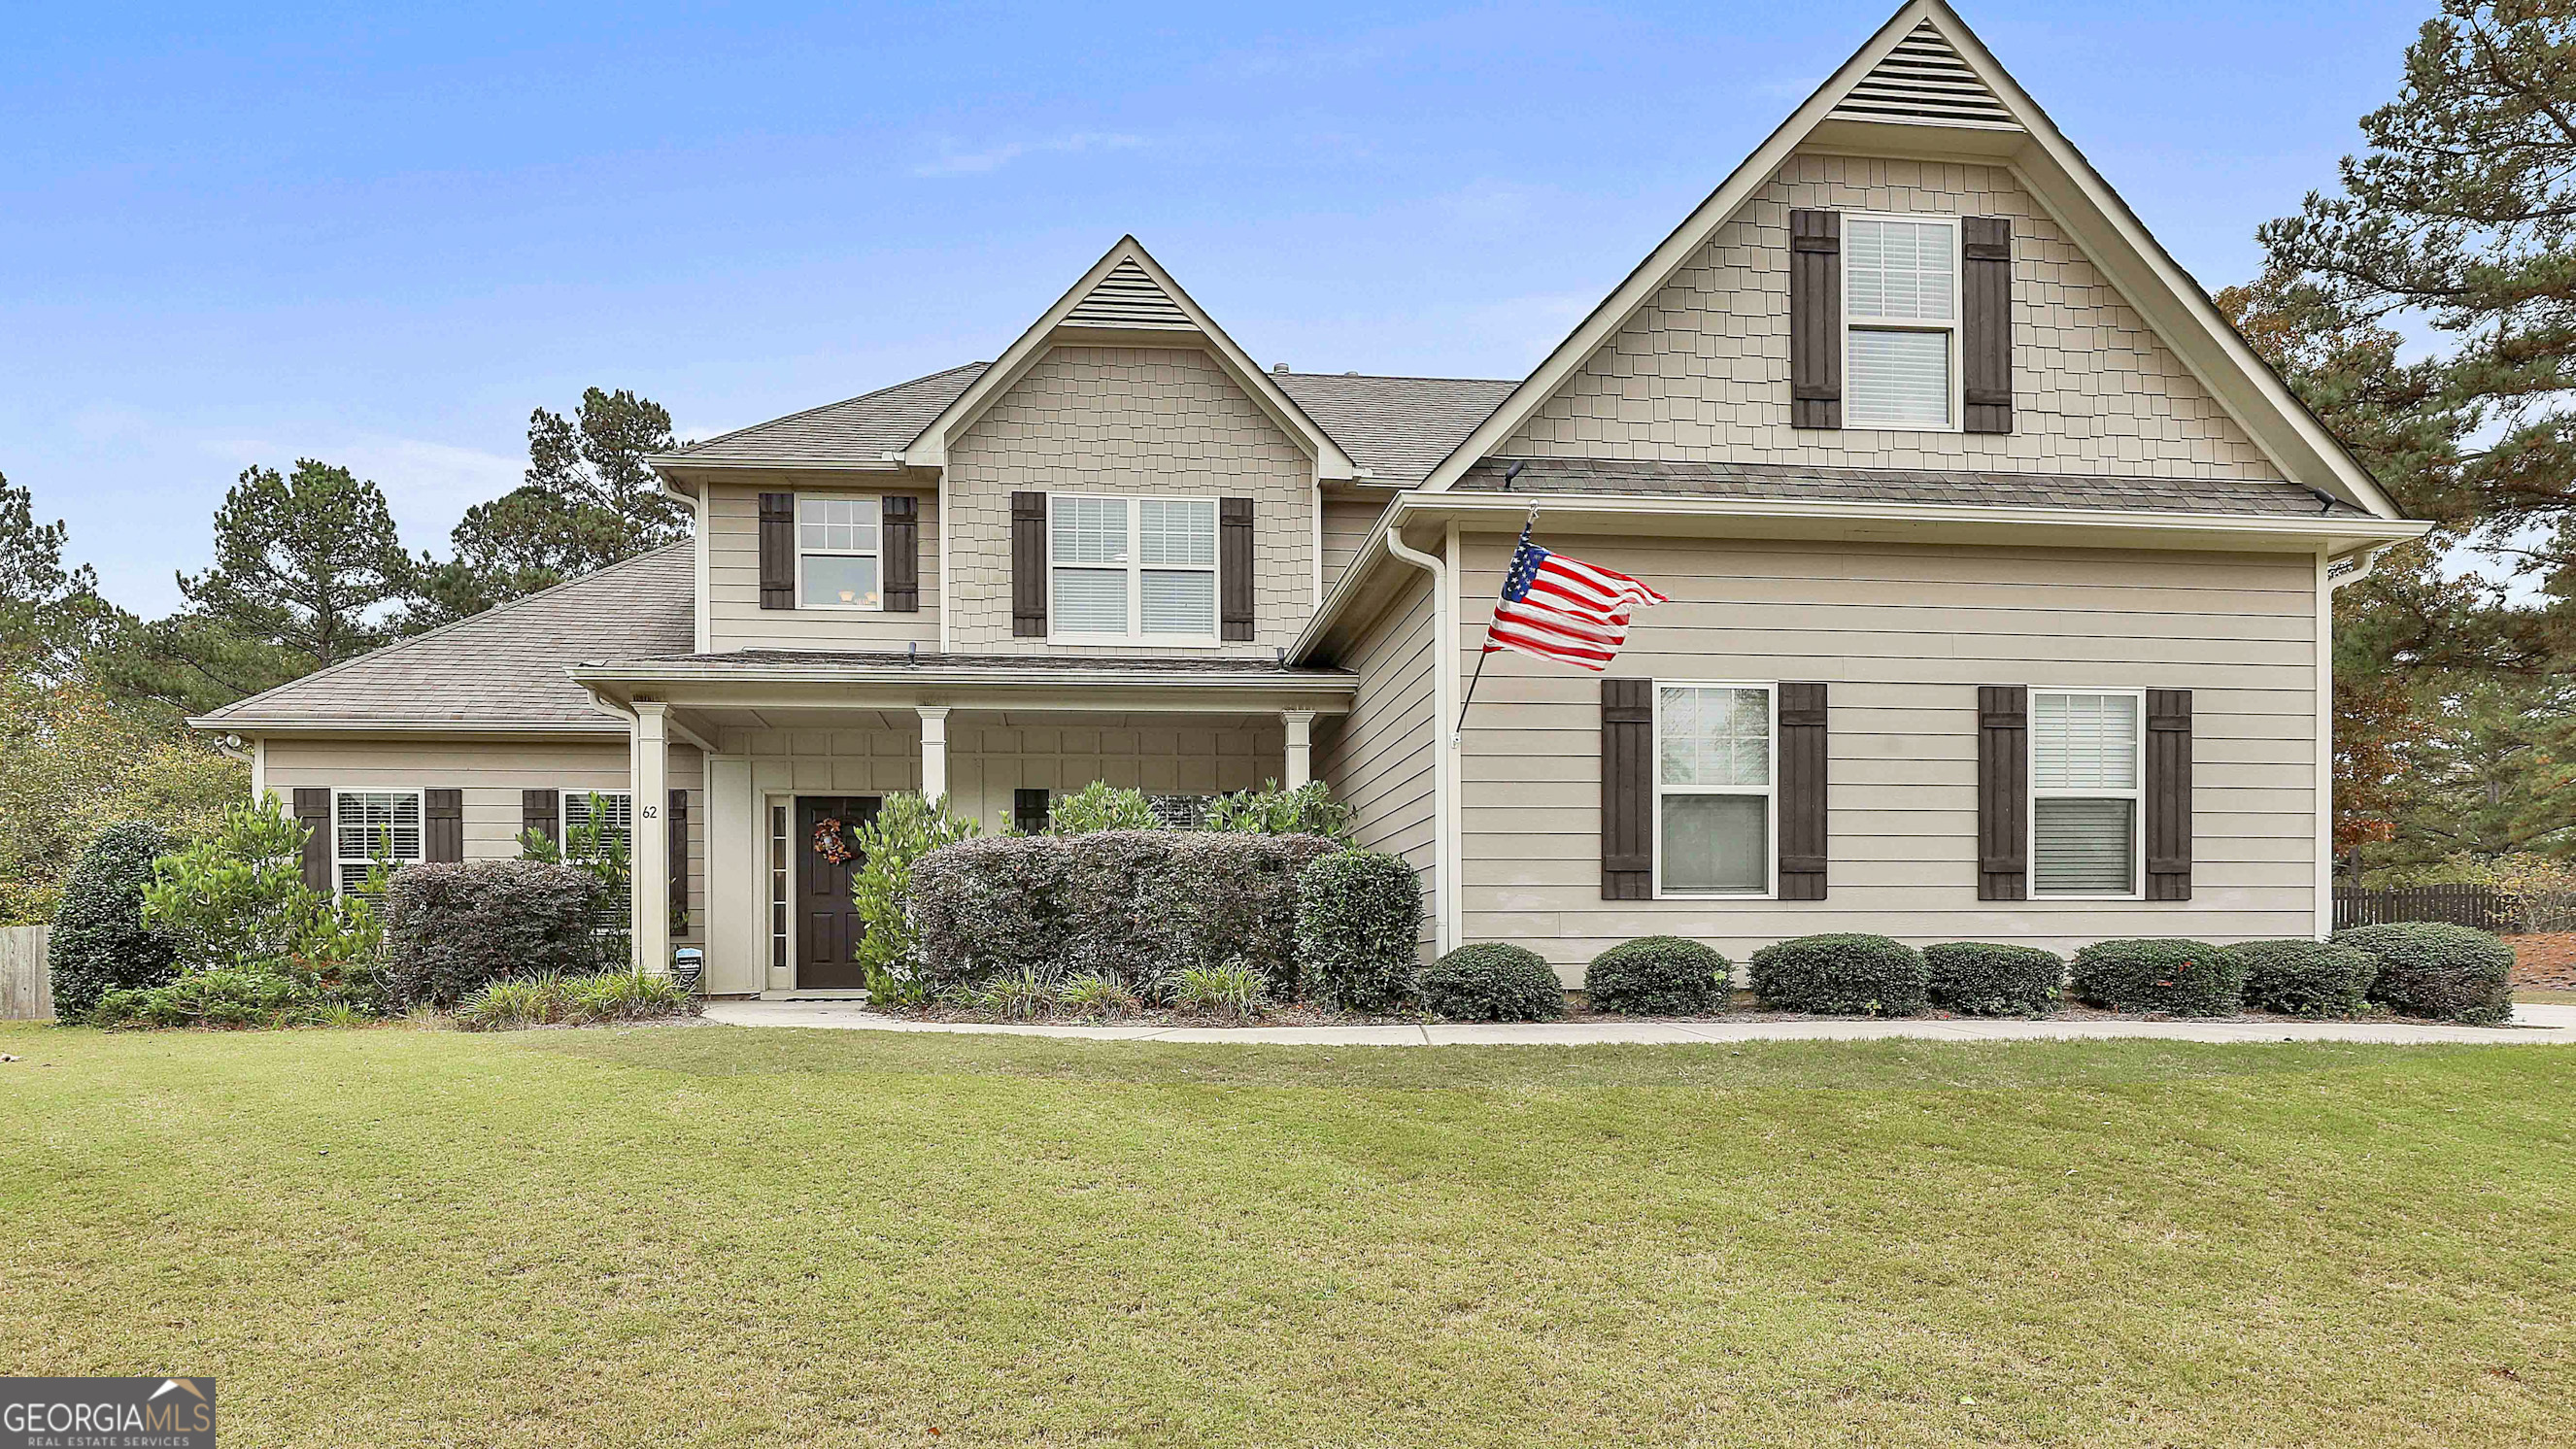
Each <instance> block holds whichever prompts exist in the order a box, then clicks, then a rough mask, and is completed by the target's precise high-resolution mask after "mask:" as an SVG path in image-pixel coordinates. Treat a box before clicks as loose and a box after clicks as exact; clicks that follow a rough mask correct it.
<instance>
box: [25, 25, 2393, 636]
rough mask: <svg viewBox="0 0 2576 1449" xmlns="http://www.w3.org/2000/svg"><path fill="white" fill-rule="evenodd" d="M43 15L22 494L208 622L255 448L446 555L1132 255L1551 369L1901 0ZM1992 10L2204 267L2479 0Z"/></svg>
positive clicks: (881, 371)
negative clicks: (339, 473)
mask: <svg viewBox="0 0 2576 1449" xmlns="http://www.w3.org/2000/svg"><path fill="white" fill-rule="evenodd" d="M1893 8H1894V7H1893V3H1892V0H1870V3H1810V4H1805V5H1800V6H1787V5H1780V4H1776V3H1772V4H1761V5H1744V4H1689V5H1671V6H1625V7H1582V6H1567V5H1547V4H1514V5H1491V6H1462V7H1450V8H1438V7H1423V8H1417V9H1398V8H1391V7H1389V8H1380V7H1365V6H1351V5H1340V4H1331V3H1315V4H1306V5H1300V6H1296V7H1276V8H1257V7H1223V6H1170V7H1154V8H1123V7H1121V8H1111V7H1100V8H1094V9H1081V8H1077V7H1070V6H1060V5H1058V6H1035V7H1027V8H1021V7H1011V6H984V5H956V6H941V7H938V8H936V9H932V8H928V7H923V8H909V7H868V6H855V7H831V8H826V7H807V6H798V5H770V6H759V7H753V6H740V7H737V6H729V5H714V4H706V5H681V4H654V3H634V4H628V5H621V6H606V5H601V6H557V5H546V4H541V3H520V4H513V5H508V6H483V5H476V4H470V3H458V4H451V5H446V6H442V7H420V13H417V14H412V15H408V16H405V15H399V14H395V15H386V14H378V13H371V12H370V11H368V10H359V9H351V10H342V9H338V8H331V7H320V6H313V7H303V6H282V5H272V6H262V5H254V4H232V5H221V6H217V5H205V6H193V7H149V6H45V7H35V6H26V7H21V8H19V9H18V10H17V11H16V12H15V14H14V18H13V20H12V24H11V37H10V39H11V43H10V45H9V46H8V47H7V48H5V49H0V137H5V138H6V139H5V140H0V163H4V164H0V343H5V345H0V473H5V474H6V475H7V476H8V477H9V479H10V480H11V481H13V482H16V483H21V484H26V485H30V486H32V488H33V489H34V491H35V496H36V506H37V509H38V510H39V513H40V514H41V515H43V516H46V517H55V516H60V517H65V518H68V519H69V521H70V523H71V528H72V543H71V547H72V552H73V553H74V554H75V555H76V556H77V557H79V558H83V559H86V560H89V561H91V562H94V563H95V564H96V565H97V566H98V568H99V572H100V574H101V576H102V579H103V581H104V583H105V586H106V590H107V592H108V594H109V595H110V596H111V597H113V598H115V599H117V600H118V601H119V602H121V603H124V604H126V605H127V606H129V607H132V608H136V609H140V610H144V611H146V612H160V611H163V610H166V609H167V608H169V607H171V606H172V605H174V604H175V603H176V602H177V598H178V595H177V590H176V588H175V586H174V585H173V583H172V578H171V575H172V572H173V571H174V570H176V569H194V568H198V567H202V566H203V564H204V561H205V559H206V557H207V555H208V553H209V517H210V515H211V513H212V511H213V509H214V507H215V505H216V503H217V502H218V501H219V500H220V499H221V497H222V494H223V491H224V489H225V488H226V487H227V486H228V485H229V484H230V483H231V481H232V479H233V476H234V475H235V474H236V473H237V472H239V471H240V469H241V468H242V467H244V466H245V465H247V464H250V463H266V464H273V465H279V466H283V465H286V464H289V463H291V462H292V461H293V460H294V459H295V458H296V457H298V456H315V457H320V458H324V459H327V460H330V461H334V462H342V463H346V464H348V465H350V466H351V467H353V468H356V469H357V470H358V471H359V472H360V473H361V474H363V475H365V476H368V477H372V478H374V479H376V480H377V481H378V482H380V483H382V484H383V485H384V486H385V488H386V490H387V492H388V494H389V495H390V497H391V498H392V501H393V506H394V511H395V516H396V518H397V520H398V521H399V522H400V523H401V525H402V528H403V533H404V538H405V541H406V542H408V543H410V544H411V545H412V546H413V547H414V548H420V547H438V548H441V549H442V550H443V548H444V546H445V544H446V534H447V530H448V528H449V527H450V526H452V525H453V523H454V522H455V519H456V516H457V515H458V514H459V513H460V512H461V511H462V510H463V509H464V508H465V506H466V505H468V504H470V503H472V502H475V501H477V500H479V499H482V498H486V497H490V496H493V495H495V494H498V493H500V492H502V491H504V490H506V489H507V488H509V487H511V486H513V485H514V484H515V483H516V482H517V481H518V473H519V469H520V468H521V467H522V466H523V464H524V443H525V436H526V424H527V415H528V412H529V410H530V409H531V408H533V407H536V406H540V405H542V406H547V407H552V408H556V409H558V410H563V409H566V408H568V407H569V406H570V405H571V404H572V403H573V402H574V401H575V400H576V399H577V398H578V397H579V395H580V392H581V390H582V388H584V387H585V386H589V385H593V384H597V385H601V386H607V387H631V388H635V389H637V390H639V391H641V392H643V393H644V394H645V395H646V396H649V397H652V398H655V399H657V400H659V401H660V402H662V403H663V404H665V405H666V406H668V407H669V408H670V410H671V412H672V415H673V417H674V418H675V419H676V420H677V422H678V424H679V427H680V428H681V430H682V431H683V432H684V433H695V434H698V435H704V434H706V433H708V432H712V431H717V430H721V429H724V428H729V427H735V426H739V425H742V424H745V423H751V422H757V421H759V420H761V419H763V418H767V417H772V416H775V415H777V414H780V413H783V412H789V411H793V410H795V409H798V408H803V407H810V406H812V405H814V404H817V403H821V402H827V401H830V400H832V399H835V398H840V397H846V396H849V395H851V394H853V393H858V392H863V391H866V390H868V389H870V388H873V387H877V386H881V385H883V384H885V383H889V382H894V381H898V380H900V379H902V378H905V377H909V376H913V375H916V374H918V373H922V372H927V371H931V370H934V369H936V368H941V367H946V366H949V365H952V364H954V363H957V362H961V361H965V360H968V359H972V358H989V357H991V356H992V355H993V354H994V353H995V352H996V351H998V350H999V349H1000V348H1002V347H1003V346H1004V345H1006V344H1007V343H1008V342H1009V340H1010V339H1011V337H1012V336H1013V335H1015V334H1016V333H1017V332H1018V331H1019V330H1020V329H1021V328H1022V327H1023V326H1025V325H1026V323H1027V322H1028V320H1029V318H1030V317H1031V316H1033V315H1034V314H1035V313H1036V312H1037V311H1038V310H1039V309H1040V308H1042V307H1044V306H1045V305H1046V304H1047V303H1048V302H1049V301H1051V300H1053V299H1054V297H1055V296H1056V294H1057V293H1058V292H1060V291H1061V290H1062V289H1063V288H1064V287H1065V286H1066V285H1067V284H1068V283H1070V282H1071V281H1072V279H1073V278H1074V276H1075V275H1076V274H1078V273H1079V272H1080V271H1081V269H1082V268H1083V267H1084V266H1086V265H1087V264H1089V263H1090V262H1091V261H1092V260H1093V259H1094V258H1096V257H1097V256H1098V255H1099V253H1100V252H1101V251H1103V250H1104V249H1105V248H1106V247H1107V246H1108V244H1109V243H1110V242H1112V241H1114V240H1115V239H1116V238H1117V237H1118V235H1119V234H1120V233H1122V232H1127V231H1132V232H1134V233H1135V234H1136V235H1137V236H1138V237H1139V238H1141V239H1142V240H1143V241H1144V243H1145V244H1146V246H1147V247H1149V248H1151V249H1152V250H1153V251H1154V253H1155V255H1156V256H1158V257H1159V258H1161V259H1162V260H1163V262H1164V263H1165V264H1166V265H1167V266H1169V267H1171V268H1172V270H1173V271H1174V273H1175V274H1176V275H1178V276H1179V278H1180V279H1181V281H1182V282H1183V283H1184V284H1185V285H1187V286H1188V287H1189V288H1190V289H1191V291H1192V293H1193V294H1194V295H1195V296H1196V297H1197V298H1198V299H1199V300H1200V301H1201V302H1202V303H1203V304H1205V305H1206V306H1207V307H1208V308H1209V309H1210V310H1211V311H1212V312H1213V313H1214V314H1215V315H1216V317H1217V318H1218V320H1219V321H1221V322H1222V323H1224V324H1225V326H1226V328H1227V329H1228V330H1229V331H1230V332H1232V333H1233V334H1234V335H1235V337H1236V338H1237V340H1239V341H1240V342H1242V343H1243V344H1244V346H1245V347H1246V348H1247V349H1248V350H1249V351H1251V352H1252V353H1253V355H1254V356H1256V357H1257V358H1259V359H1261V360H1262V361H1263V362H1265V363H1267V362H1273V361H1286V362H1289V363H1290V364H1291V365H1293V366H1295V367H1297V368H1299V369H1301V370H1306V369H1312V370H1319V371H1322V370H1330V371H1340V370H1344V369H1358V370H1363V371H1372V372H1412V373H1433V374H1453V375H1468V376H1489V377H1490V376H1518V375H1519V374H1521V373H1522V372H1524V371H1526V370H1527V369H1528V367H1529V366H1530V365H1532V364H1533V363H1534V362H1536V361H1537V359H1538V358H1539V357H1541V356H1542V355H1544V354H1545V352H1546V351H1547V349H1548V348H1549V347H1550V346H1552V345H1553V344H1554V343H1555V342H1556V341H1557V340H1558V339H1559V338H1560V337H1561V336H1562V335H1563V334H1564V332H1565V331H1566V330H1567V329H1568V328H1569V327H1571V326H1572V324H1573V323H1574V321H1575V320H1576V319H1577V318H1579V317H1580V316H1581V314H1582V313H1583V312H1584V311H1585V310H1587V309H1588V308H1589V307H1590V306H1591V305H1592V304H1593V303H1594V302H1595V301H1597V300H1598V299H1599V298H1600V296H1601V295H1602V294H1603V293H1605V292H1606V291H1607V290H1608V289H1609V288H1610V287H1611V286H1612V285H1614V284H1615V283H1616V282H1617V281H1618V279H1619V278H1620V277H1621V276H1622V275H1623V274H1625V273H1626V271H1627V270H1628V269H1629V268H1630V267H1632V266H1633V265H1634V264H1635V263H1636V261H1637V260H1638V258H1640V257H1641V256H1643V255H1644V253H1645V252H1646V251H1647V250H1648V249H1649V248H1651V247H1652V246H1653V245H1654V243H1655V242H1656V241H1658V240H1659V239H1660V238H1661V237H1662V236H1663V235H1664V233H1665V232H1667V231H1668V230H1670V229H1671V227H1672V226H1673V225H1674V224H1675V223H1676V222H1677V221H1679V220H1680V218H1681V217H1682V216H1683V215H1684V214H1685V213H1686V212H1687V211H1688V210H1689V209H1690V208H1691V207H1692V206H1693V205H1695V204H1696V203H1697V202H1698V201H1699V200H1700V198H1701V197H1703V196H1704V195H1706V193H1707V192H1708V191H1709V190H1710V189H1711V188H1712V187H1714V186H1715V185H1716V184H1717V182H1718V181H1719V180H1720V179H1721V178H1722V177H1723V176H1724V175H1725V173H1726V172H1727V171H1728V170H1729V169H1730V168H1731V167H1732V166H1733V165H1734V164H1735V163H1736V161H1738V160H1739V159H1740V158H1741V157H1742V156H1743V155H1744V153H1745V152H1746V151H1748V150H1750V149H1751V148H1752V147H1753V145H1754V144H1756V143H1757V142H1758V141H1759V140H1760V139H1761V137H1762V136H1763V135H1764V134H1765V133H1766V132H1768V131H1769V130H1770V129H1771V127H1773V126H1774V125H1775V124H1777V123H1778V121H1779V120H1780V119H1781V117H1782V116H1784V115H1785V114H1786V113H1787V112H1788V110H1789V109H1790V108H1791V107H1792V106H1794V105H1795V104H1796V103H1797V101H1798V100H1799V99H1800V98H1801V97H1803V96H1804V94H1805V93H1806V91H1807V90H1808V89H1809V88H1810V87H1812V86H1813V85H1814V84H1815V82H1817V81H1818V80H1820V79H1822V78H1823V77H1824V76H1825V75H1826V74H1828V73H1829V72H1831V71H1832V70H1833V68H1834V67H1835V66H1836V65H1838V64H1840V63H1841V61H1842V60H1843V59H1844V57H1845V56H1847V55H1848V54H1849V53H1850V52H1851V51H1852V50H1853V49H1854V48H1856V47H1857V46H1858V45H1859V44H1860V42H1861V41H1862V40H1864V39H1865V38H1866V37H1867V36H1868V35H1869V33H1870V32H1871V31H1872V30H1873V29H1875V28H1876V27H1877V26H1878V24H1879V23H1880V22H1881V21H1883V20H1884V19H1885V18H1886V16H1887V14H1888V13H1889V11H1891V10H1892V9H1893ZM2337 8H2338V12H2339V13H2338V15H2337V18H2336V23H2335V24H2333V25H2331V26H2327V27H2320V26H2318V25H2317V24H2316V15H2317V11H2316V9H2315V7H2313V6H2309V5H2297V4H2280V3H2262V0H2236V3H2223V4H2222V3H2191V4H2183V3H2169V4H2159V3H2146V0H2141V3H2131V4H2126V5H2121V6H2117V7H2100V8H2095V7H2074V6H2067V5H2064V4H2062V3H2048V4H2030V3H2020V0H2013V3H2000V0H1997V3H1978V0H1969V3H1967V4H1966V5H1964V6H1963V13H1964V15H1965V17H1966V19H1967V20H1968V22H1969V23H1970V24H1971V25H1972V26H1974V27H1976V28H1977V30H1978V32H1979V33H1980V34H1981V35H1983V36H1984V37H1985V39H1986V41H1987V43H1988V45H1989V46H1991V47H1992V48H1993V49H1994V51H1995V52H1996V53H1997V55H1998V56H1999V57H2000V58H2001V59H2002V60H2003V62H2004V64H2005V65H2006V66H2007V67H2009V68H2010V69H2011V70H2012V71H2013V72H2014V74H2015V75H2017V76H2018V77H2019V78H2020V79H2021V81H2022V83H2023V84H2024V86H2026V87H2027V88H2028V89H2029V90H2030V91H2031V93H2032V94H2033V95H2035V96H2036V97H2037V98H2038V99H2039V101H2040V103H2041V104H2042V105H2044V106H2046V107H2048V108H2049V111H2050V113H2051V114H2052V115H2053V116H2055V117H2056V119H2057V121H2058V123H2059V125H2060V126H2062V127H2063V128H2064V129H2065V130H2066V132H2067V133H2068V134H2069V135H2070V136H2072V137H2073V138H2074V140H2075V141H2076V143H2077V144H2078V145H2080V146H2082V147H2083V148H2084V149H2085V150H2086V151H2087V153H2088V154H2089V155H2091V156H2092V158H2093V159H2094V162H2095V164H2097V165H2098V166H2100V167H2101V169H2102V170H2103V172H2104V173H2105V174H2106V175H2107V176H2109V177H2110V179H2111V181H2112V183H2113V184H2114V185H2116V186H2118V187H2119V188H2120V189H2121V191H2122V192H2123V194H2124V195H2126V196H2127V197H2128V199H2129V201H2130V203H2131V204H2132V205H2133V206H2134V207H2135V208H2136V209H2137V211H2138V212H2139V213H2140V214H2141V215H2142V216H2143V217H2145V219H2146V220H2147V222H2148V224H2149V225H2150V226H2152V227H2154V228H2155V229H2156V231H2157V232H2158V234H2159V235H2161V236H2162V237H2163V238H2164V240H2165V242H2166V244H2167V245H2168V246H2169V247H2170V248H2171V249H2172V251H2173V252H2174V254H2175V255H2176V256H2177V257H2179V258H2180V259H2181V260H2182V262H2183V264H2184V265H2185V266H2187V267H2189V268H2190V269H2191V270H2192V271H2193V273H2194V274H2195V275H2197V276H2198V277H2199V278H2200V279H2201V280H2202V281H2203V282H2205V283H2208V284H2210V285H2220V284H2223V283H2225V282H2229V281H2234V280H2238V279H2241V278H2242V277H2243V276H2245V275H2246V274H2247V273H2249V272H2250V271H2251V270H2252V269H2253V268H2254V266H2255V264H2256V261H2257V251H2256V248H2255V246H2254V243H2253V230H2254V227H2255V226H2256V225H2257V224H2258V223H2260V222H2262V221H2263V220H2265V219H2266V218H2269V217H2272V216H2275V215H2279V214H2281V213H2283V212H2285V211H2288V210H2291V209H2294V208H2295V207H2296V205H2297V203H2298V200H2299V197H2300V196H2301V194H2302V193H2303V192H2305V191H2306V190H2307V189H2309V188H2311V187H2314V186H2320V185H2325V184H2328V183H2329V182H2330V181H2331V179H2332V175H2333V166H2334V162H2335V159H2336V158H2337V157H2338V156H2340V155H2341V154H2343V153H2344V152H2345V151H2347V150H2349V149H2350V148H2351V147H2352V146H2353V145H2354V144H2355V143H2356V141H2357V138H2358V132H2357V130H2356V127H2355V121H2356V120H2357V118H2358V117H2359V116H2360V115H2361V114H2362V113H2363V112H2364V111H2366V110H2368V109H2370V108H2371V107H2373V106H2375V105H2377V104H2379V103H2381V102H2382V101H2384V100H2386V99H2388V98H2389V97H2390V96H2391V95H2393V94H2394V92H2395V89H2396V84H2397V77H2398V74H2399V61H2400V54H2401V52H2402V50H2403V48H2404V46H2405V43H2406V41H2407V39H2408V38H2409V37H2410V36H2411V34H2412V33H2413V31H2414V29H2415V27H2416V26H2417V25H2419V24H2420V23H2421V21H2422V19H2423V18H2424V17H2425V15H2426V14H2428V13H2429V12H2430V10H2431V9H2432V6H2431V5H2430V4H2429V3H2428V0H2410V3H2404V4H2387V3H2377V0H2359V3H2353V4H2348V5H2344V6H2340V7H2337Z"/></svg>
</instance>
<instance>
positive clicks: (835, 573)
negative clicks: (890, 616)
mask: <svg viewBox="0 0 2576 1449" xmlns="http://www.w3.org/2000/svg"><path fill="white" fill-rule="evenodd" d="M882 564H883V561H882V560H881V559H880V558H879V557H878V555H877V500H876V499H874V498H870V497H856V498H850V497H842V498H833V497H808V496H804V495H799V496H798V497H797V499H796V602H797V605H798V607H800V608H807V609H881V608H884V607H885V596H884V595H883V593H881V592H880V591H879V584H880V582H881V580H880V577H879V570H880V568H881V567H882Z"/></svg>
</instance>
